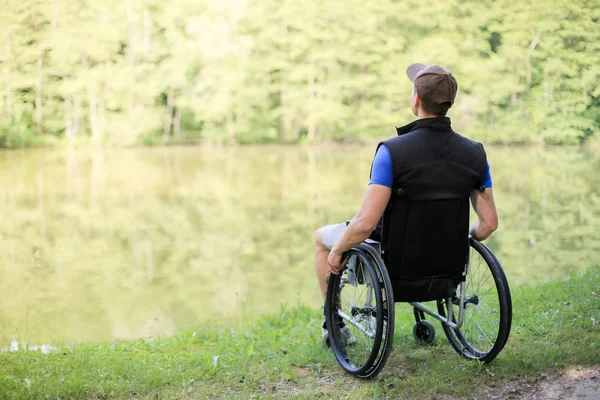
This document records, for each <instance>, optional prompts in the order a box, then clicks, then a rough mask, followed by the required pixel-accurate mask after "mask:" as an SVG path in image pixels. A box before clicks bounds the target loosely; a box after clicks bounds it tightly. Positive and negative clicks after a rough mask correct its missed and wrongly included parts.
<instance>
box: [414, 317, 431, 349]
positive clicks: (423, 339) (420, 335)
mask: <svg viewBox="0 0 600 400" xmlns="http://www.w3.org/2000/svg"><path fill="white" fill-rule="evenodd" d="M413 336H414V337H415V340H416V341H417V342H418V343H422V344H431V343H433V341H434V340H435V328H434V327H433V324H432V323H431V322H429V321H427V320H425V319H422V320H420V321H419V322H417V323H416V324H415V325H414V326H413Z"/></svg>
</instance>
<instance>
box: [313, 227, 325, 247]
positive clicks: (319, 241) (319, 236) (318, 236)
mask: <svg viewBox="0 0 600 400" xmlns="http://www.w3.org/2000/svg"><path fill="white" fill-rule="evenodd" d="M314 238H315V247H321V246H323V228H319V229H317V230H316V231H315V235H314Z"/></svg>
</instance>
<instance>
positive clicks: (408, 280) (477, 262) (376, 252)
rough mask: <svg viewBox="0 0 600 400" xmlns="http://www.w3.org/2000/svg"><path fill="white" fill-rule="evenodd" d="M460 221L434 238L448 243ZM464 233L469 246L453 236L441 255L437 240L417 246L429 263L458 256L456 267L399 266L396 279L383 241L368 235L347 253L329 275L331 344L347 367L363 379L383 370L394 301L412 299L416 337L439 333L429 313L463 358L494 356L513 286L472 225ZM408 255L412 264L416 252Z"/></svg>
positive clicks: (505, 329)
mask: <svg viewBox="0 0 600 400" xmlns="http://www.w3.org/2000/svg"><path fill="white" fill-rule="evenodd" d="M463 206H464V204H463ZM463 208H464V207H463ZM462 215H463V217H464V212H462ZM462 225H463V228H462V229H459V230H456V229H455V230H454V231H452V230H450V231H448V230H446V232H441V235H438V236H439V237H437V238H436V239H435V240H434V241H433V242H434V244H435V242H436V241H437V243H441V242H444V241H446V242H447V240H445V239H444V238H443V235H445V234H448V233H452V232H454V233H456V232H458V233H459V234H460V233H465V229H464V225H465V219H464V218H462ZM466 226H468V214H467V216H466ZM467 229H468V228H467ZM417 230H418V229H417ZM413 231H414V229H413ZM413 233H414V232H413ZM421 237H422V236H421ZM463 238H465V239H459V240H462V241H461V242H460V243H464V246H462V245H459V246H458V247H457V246H454V247H455V248H454V249H451V248H452V247H453V243H456V242H450V246H448V245H447V246H446V247H445V250H444V246H441V250H440V254H437V253H438V251H437V249H436V247H435V246H432V247H431V248H429V250H428V251H427V247H426V246H425V249H423V248H421V249H420V250H418V251H416V253H415V254H417V255H418V257H419V258H420V259H423V258H425V259H427V257H428V254H429V255H430V259H429V262H430V263H433V262H435V261H436V260H437V261H438V262H439V260H443V259H445V258H447V256H448V255H454V256H455V257H454V258H456V256H458V260H455V261H454V262H453V263H451V264H453V265H455V266H456V267H452V268H449V270H450V271H451V273H449V274H447V275H445V276H444V275H443V274H442V275H440V273H439V271H440V269H439V268H437V269H436V267H432V268H421V269H417V272H416V273H414V274H413V275H412V276H405V275H407V273H406V272H404V273H402V272H401V273H399V274H398V273H397V271H396V272H395V273H393V274H392V275H393V278H392V279H391V278H390V273H389V272H388V271H389V270H388V268H386V264H385V263H384V260H383V258H382V255H385V254H384V253H385V250H384V251H382V243H381V242H378V241H374V240H371V239H367V241H366V242H363V243H362V244H360V245H358V246H356V247H354V248H352V249H351V250H349V251H348V252H346V253H345V255H344V258H346V257H347V258H348V261H347V262H346V265H345V268H344V269H343V271H341V272H340V274H339V275H334V274H331V275H330V276H329V278H328V283H327V285H328V286H327V293H326V298H325V320H326V324H327V326H328V329H329V340H330V344H331V348H332V350H333V353H334V355H335V358H336V359H337V361H338V362H339V364H340V365H341V367H342V368H343V369H344V370H346V371H347V372H348V373H350V374H352V375H355V376H357V377H359V378H364V379H373V378H375V377H376V376H377V374H379V372H381V370H382V369H383V367H384V365H385V363H386V361H387V359H388V356H389V355H390V351H391V349H392V343H393V339H394V318H395V303H396V302H408V303H409V304H410V306H412V307H413V310H414V316H415V320H416V323H415V325H414V328H413V335H414V337H415V339H416V340H417V341H418V342H421V343H432V342H433V340H434V337H435V328H434V326H433V324H431V322H429V320H427V319H425V317H426V315H427V316H430V317H431V318H433V319H436V320H438V321H440V322H441V325H442V330H443V332H444V334H445V336H446V337H447V338H448V340H449V341H450V344H451V346H452V347H453V348H454V350H456V352H457V353H458V354H460V355H461V356H462V357H464V358H466V359H469V360H479V361H481V362H483V363H489V362H491V361H492V360H494V359H495V358H496V356H497V355H498V353H500V351H501V350H502V348H503V347H504V345H505V344H506V341H507V340H508V336H509V333H510V329H511V321H512V302H511V295H510V289H509V286H508V282H507V279H506V276H505V274H504V272H503V270H502V267H501V265H500V262H499V261H498V259H497V258H496V257H495V256H494V254H493V253H492V251H491V250H490V249H489V248H487V247H486V246H485V245H484V244H482V243H480V242H479V241H477V240H475V239H474V238H472V237H471V236H470V235H468V230H467V234H465V235H464V236H463ZM467 238H468V239H467ZM382 242H385V241H382ZM411 246H412V247H411ZM461 246H462V247H461ZM405 247H406V246H405ZM414 247H415V246H414V243H409V247H407V248H405V252H407V253H410V252H411V251H412V249H413V248H414ZM421 247H423V246H421ZM424 251H425V252H424ZM431 257H433V258H431ZM404 260H405V261H404V262H405V263H406V264H408V265H409V266H411V267H413V268H414V264H415V260H417V261H418V258H417V259H415V260H410V259H407V258H406V257H404ZM425 262H427V260H425ZM392 267H396V266H392ZM442 267H444V266H442ZM395 270H397V268H395ZM442 271H443V269H442ZM394 275H395V276H394ZM426 301H435V304H436V306H437V310H432V309H430V308H429V307H427V306H426V305H424V304H422V303H423V302H426ZM344 325H346V326H348V327H349V328H350V330H351V332H352V333H353V335H354V337H355V338H356V341H355V342H353V343H348V344H347V343H346V339H345V336H344V335H342V334H341V332H340V328H341V327H343V326H344Z"/></svg>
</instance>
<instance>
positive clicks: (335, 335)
mask: <svg viewBox="0 0 600 400" xmlns="http://www.w3.org/2000/svg"><path fill="white" fill-rule="evenodd" d="M344 256H345V257H346V256H348V257H349V259H348V263H347V264H346V268H345V269H344V271H342V272H341V273H340V274H339V275H334V274H331V275H330V276H329V281H328V286H327V295H326V298H325V320H326V323H327V328H328V330H329V341H330V344H331V348H332V350H333V353H334V355H335V357H336V359H337V360H338V362H339V364H340V365H341V366H342V368H344V369H345V370H346V371H347V372H349V373H350V374H353V375H356V376H358V377H360V378H365V379H372V378H374V377H375V376H377V374H379V372H380V371H381V369H382V368H383V366H384V364H385V362H386V361H387V358H388V356H389V354H390V350H391V347H392V342H393V337H394V299H393V294H392V285H391V282H390V278H389V276H388V273H387V270H386V269H385V266H384V264H383V261H382V260H381V257H380V256H379V254H377V252H376V251H375V250H374V249H373V248H372V247H371V246H369V245H367V244H364V243H363V244H361V245H359V246H358V247H355V248H353V249H352V250H350V251H348V252H346V253H345V255H344ZM345 327H347V328H345ZM348 332H350V333H351V337H352V338H354V339H355V340H352V339H350V340H348V339H349V336H350V335H348Z"/></svg>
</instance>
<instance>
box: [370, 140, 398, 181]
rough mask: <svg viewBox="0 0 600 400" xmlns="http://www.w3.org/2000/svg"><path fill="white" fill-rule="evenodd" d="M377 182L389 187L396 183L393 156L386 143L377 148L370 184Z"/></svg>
mask: <svg viewBox="0 0 600 400" xmlns="http://www.w3.org/2000/svg"><path fill="white" fill-rule="evenodd" d="M372 184H376V185H382V186H387V187H389V188H391V187H392V185H393V184H394V170H393V168H392V157H391V156H390V151H389V150H388V148H387V147H386V145H384V144H382V145H381V146H379V149H377V153H376V154H375V159H374V160H373V167H372V168H371V181H370V182H369V185H372Z"/></svg>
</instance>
